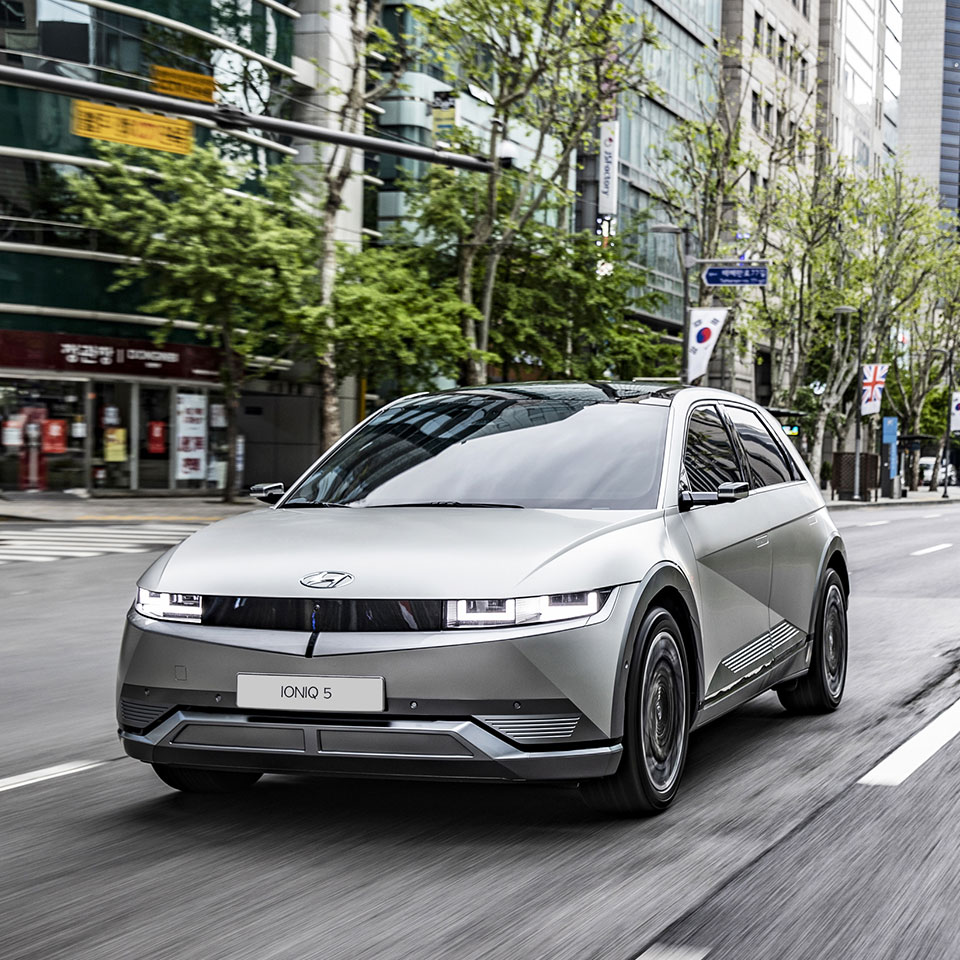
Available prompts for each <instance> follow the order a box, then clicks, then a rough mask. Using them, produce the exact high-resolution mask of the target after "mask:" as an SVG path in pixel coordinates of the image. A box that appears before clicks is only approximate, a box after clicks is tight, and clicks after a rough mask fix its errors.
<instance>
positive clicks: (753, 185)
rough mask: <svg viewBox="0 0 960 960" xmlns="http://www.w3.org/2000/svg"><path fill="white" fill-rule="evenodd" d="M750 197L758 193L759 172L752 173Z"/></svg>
mask: <svg viewBox="0 0 960 960" xmlns="http://www.w3.org/2000/svg"><path fill="white" fill-rule="evenodd" d="M749 189H750V196H751V197H752V196H754V195H755V194H756V192H757V171H756V170H751V171H750V188H749Z"/></svg>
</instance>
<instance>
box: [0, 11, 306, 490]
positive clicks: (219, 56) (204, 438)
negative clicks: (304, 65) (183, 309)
mask: <svg viewBox="0 0 960 960" xmlns="http://www.w3.org/2000/svg"><path fill="white" fill-rule="evenodd" d="M297 16H298V14H297V13H296V12H295V11H293V10H292V9H290V8H288V7H287V6H285V5H284V4H282V3H280V2H278V0H128V2H124V3H121V4H117V3H103V2H101V0H3V3H0V58H2V59H0V62H3V63H5V64H7V65H9V66H16V67H22V68H26V69H29V70H36V71H41V72H44V73H52V74H59V75H62V76H68V77H74V78H79V79H84V80H92V81H97V82H100V83H105V84H110V85H115V86H122V87H132V88H135V89H141V90H148V91H149V90H153V91H154V92H172V91H170V90H169V89H162V86H161V85H160V81H161V80H163V79H164V78H166V79H167V80H168V81H169V80H170V78H173V80H174V81H175V82H178V83H181V84H186V85H187V87H192V88H193V91H194V98H195V99H212V98H213V90H214V84H215V86H216V100H217V101H218V102H220V103H228V104H232V105H235V106H239V107H241V108H243V109H245V110H249V111H251V112H270V113H273V114H276V115H289V114H290V113H291V112H292V102H291V101H290V99H289V97H288V96H287V91H288V90H289V89H290V84H291V82H292V77H293V75H294V73H295V71H294V68H293V66H292V65H291V64H292V57H293V36H294V25H295V20H296V18H297ZM184 89H186V87H182V88H180V89H179V90H178V91H177V93H178V94H179V95H183V90H184ZM198 91H199V95H198ZM188 95H189V94H188ZM73 110H74V106H73V101H72V99H71V98H68V97H64V96H60V95H56V94H51V93H44V92H39V91H35V90H30V89H26V88H22V87H14V86H0V430H2V434H0V490H17V489H23V490H44V489H52V490H62V489H71V488H87V489H93V490H103V491H111V490H117V491H123V490H126V491H136V490H143V491H157V492H160V491H173V490H181V491H182V490H190V489H207V488H216V487H218V486H221V485H222V483H223V479H224V474H225V459H224V452H225V447H226V430H225V426H226V424H225V419H224V408H223V404H222V403H221V402H220V401H219V392H218V386H217V383H218V379H219V366H220V357H219V355H218V353H217V351H216V350H214V349H212V348H211V347H210V346H208V345H206V344H205V343H203V342H199V341H198V340H197V337H196V334H195V332H194V329H192V326H193V325H191V324H190V323H188V322H184V323H180V324H178V325H177V326H176V327H175V328H174V329H172V330H170V331H169V334H168V335H167V337H166V340H165V342H164V343H162V344H159V345H158V343H157V342H156V341H155V338H154V335H155V333H156V331H157V326H158V322H159V321H158V320H157V318H155V317H148V316H144V315H142V314H140V313H139V312H138V309H139V303H140V299H139V296H138V291H137V290H136V289H126V290H123V291H120V292H110V291H109V286H110V284H111V282H112V273H113V269H114V267H115V266H116V265H117V264H118V263H120V262H123V254H122V251H118V250H115V249H113V248H111V247H110V246H109V244H107V243H105V242H104V241H103V240H102V239H101V238H99V237H98V236H97V235H96V233H95V232H94V231H91V230H89V229H85V228H84V227H82V226H80V225H78V224H77V223H76V219H75V218H74V217H73V216H71V214H70V213H69V212H68V210H69V207H68V204H67V202H66V201H67V194H66V191H65V189H64V177H65V176H66V175H70V174H73V173H76V172H78V171H79V170H81V169H83V168H84V167H88V166H90V165H91V164H96V163H97V160H96V153H95V149H94V141H93V140H92V139H89V138H87V137H84V136H78V135H76V134H75V133H74V132H72V129H73V128H72V120H73ZM191 136H192V138H193V140H194V141H195V142H197V143H203V142H204V141H205V140H206V139H207V138H208V137H209V136H210V131H209V129H207V128H205V127H204V126H201V125H199V124H196V123H195V124H194V127H193V129H192V132H191ZM230 137H231V139H230V141H229V143H230V145H231V149H232V150H234V152H235V155H237V156H238V157H243V158H246V159H251V160H253V161H255V162H256V163H258V164H261V165H262V164H265V163H270V162H273V161H275V160H277V159H279V158H280V157H281V156H283V155H284V154H292V153H294V152H295V151H294V150H292V149H291V148H290V146H289V145H288V144H286V143H283V142H279V141H274V140H270V139H268V138H266V137H263V136H259V135H256V134H252V133H246V132H237V133H236V134H233V133H231V135H230Z"/></svg>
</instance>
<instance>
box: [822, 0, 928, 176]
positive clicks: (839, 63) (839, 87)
mask: <svg viewBox="0 0 960 960" xmlns="http://www.w3.org/2000/svg"><path fill="white" fill-rule="evenodd" d="M902 7H903V0H820V66H819V70H818V85H819V99H820V109H821V123H822V126H821V132H822V133H823V135H824V136H825V137H826V139H827V140H828V141H829V142H830V143H831V145H832V146H833V148H834V149H835V150H837V151H838V153H839V154H840V155H842V156H845V157H847V158H848V159H849V160H850V161H851V162H852V163H853V164H854V165H855V166H856V167H859V168H861V169H862V170H866V171H871V172H876V171H878V170H879V169H880V166H881V164H883V163H884V162H885V161H886V160H887V159H888V158H890V157H893V156H895V155H896V154H897V151H898V143H899V139H900V137H899V124H900V70H901V48H902V42H903V11H902ZM910 17H911V18H912V17H913V10H912V8H911V10H910Z"/></svg>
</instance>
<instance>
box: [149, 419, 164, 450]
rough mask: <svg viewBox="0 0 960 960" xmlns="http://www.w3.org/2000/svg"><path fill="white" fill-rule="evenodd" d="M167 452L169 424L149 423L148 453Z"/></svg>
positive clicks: (160, 422) (153, 421)
mask: <svg viewBox="0 0 960 960" xmlns="http://www.w3.org/2000/svg"><path fill="white" fill-rule="evenodd" d="M166 452H167V424H166V422H165V421H163V420H150V421H148V423H147V453H166Z"/></svg>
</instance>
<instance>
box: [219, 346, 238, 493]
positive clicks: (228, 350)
mask: <svg viewBox="0 0 960 960" xmlns="http://www.w3.org/2000/svg"><path fill="white" fill-rule="evenodd" d="M223 343H224V354H225V356H224V360H223V363H224V367H223V374H224V375H223V400H224V406H225V407H226V413H227V473H226V477H225V480H224V487H223V498H222V499H223V502H224V503H233V499H234V496H235V495H236V493H237V419H238V417H239V415H240V384H241V383H242V382H243V380H242V374H243V361H242V360H241V359H240V358H239V357H238V356H237V355H236V353H234V351H233V349H232V341H231V337H230V335H229V333H226V334H225V335H224V338H223Z"/></svg>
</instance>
